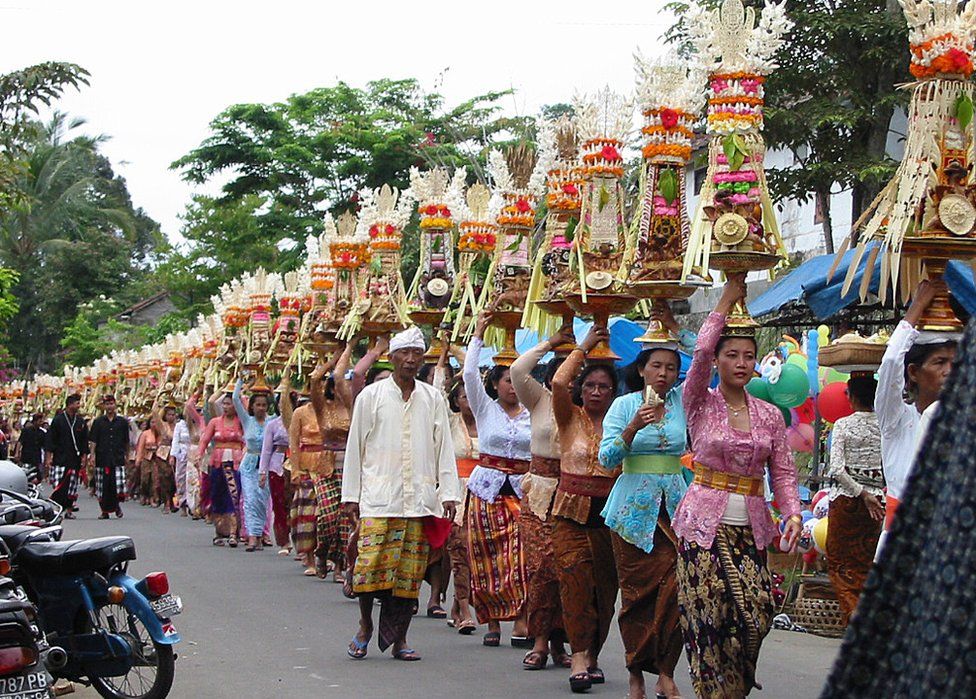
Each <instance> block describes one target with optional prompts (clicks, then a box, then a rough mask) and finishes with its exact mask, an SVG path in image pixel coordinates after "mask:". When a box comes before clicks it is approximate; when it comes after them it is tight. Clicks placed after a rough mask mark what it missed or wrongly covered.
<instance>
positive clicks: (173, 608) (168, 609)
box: [149, 595, 183, 619]
mask: <svg viewBox="0 0 976 699" xmlns="http://www.w3.org/2000/svg"><path fill="white" fill-rule="evenodd" d="M149 604H150V605H151V606H152V610H153V611H154V612H155V613H156V616H158V617H159V618H160V619H165V618H168V617H171V616H176V615H177V614H179V613H180V612H182V611H183V600H181V599H180V598H179V597H177V596H175V595H163V596H162V597H160V598H159V599H154V600H153V601H151V602H150V603H149Z"/></svg>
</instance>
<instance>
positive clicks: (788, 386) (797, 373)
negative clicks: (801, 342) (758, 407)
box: [769, 364, 810, 408]
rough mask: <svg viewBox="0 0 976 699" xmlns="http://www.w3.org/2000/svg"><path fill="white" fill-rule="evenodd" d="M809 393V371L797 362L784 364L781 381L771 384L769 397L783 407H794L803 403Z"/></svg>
mask: <svg viewBox="0 0 976 699" xmlns="http://www.w3.org/2000/svg"><path fill="white" fill-rule="evenodd" d="M809 394H810V382H809V381H807V372H806V371H804V370H803V369H801V368H800V367H798V366H796V365H795V364H784V365H783V368H782V371H781V372H780V374H779V381H777V382H776V383H771V384H769V397H770V398H772V399H773V403H775V404H776V405H778V406H779V407H781V408H794V407H796V406H798V405H800V404H801V403H803V401H805V400H806V399H807V396H808V395H809Z"/></svg>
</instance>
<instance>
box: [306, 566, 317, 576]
mask: <svg viewBox="0 0 976 699" xmlns="http://www.w3.org/2000/svg"><path fill="white" fill-rule="evenodd" d="M317 574H318V572H317V571H316V570H315V568H314V567H313V566H310V567H308V568H306V569H305V572H304V573H303V575H305V577H307V578H314V577H315V576H316V575H317Z"/></svg>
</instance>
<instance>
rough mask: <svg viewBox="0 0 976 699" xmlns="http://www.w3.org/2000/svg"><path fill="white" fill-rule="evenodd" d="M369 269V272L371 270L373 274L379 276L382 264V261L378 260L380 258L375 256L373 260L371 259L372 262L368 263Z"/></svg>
mask: <svg viewBox="0 0 976 699" xmlns="http://www.w3.org/2000/svg"><path fill="white" fill-rule="evenodd" d="M369 268H370V269H371V270H372V271H373V272H375V273H376V274H379V273H380V272H382V271H383V262H382V261H381V260H380V257H379V255H377V256H375V257H374V258H373V259H372V260H371V261H370V263H369Z"/></svg>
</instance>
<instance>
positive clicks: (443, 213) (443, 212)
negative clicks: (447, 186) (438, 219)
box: [440, 206, 451, 218]
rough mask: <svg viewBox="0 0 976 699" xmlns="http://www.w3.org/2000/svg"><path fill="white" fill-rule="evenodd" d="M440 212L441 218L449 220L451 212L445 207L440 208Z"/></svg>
mask: <svg viewBox="0 0 976 699" xmlns="http://www.w3.org/2000/svg"><path fill="white" fill-rule="evenodd" d="M440 212H441V216H443V217H444V218H450V217H451V210H450V209H448V208H447V207H446V206H442V207H441V208H440Z"/></svg>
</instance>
